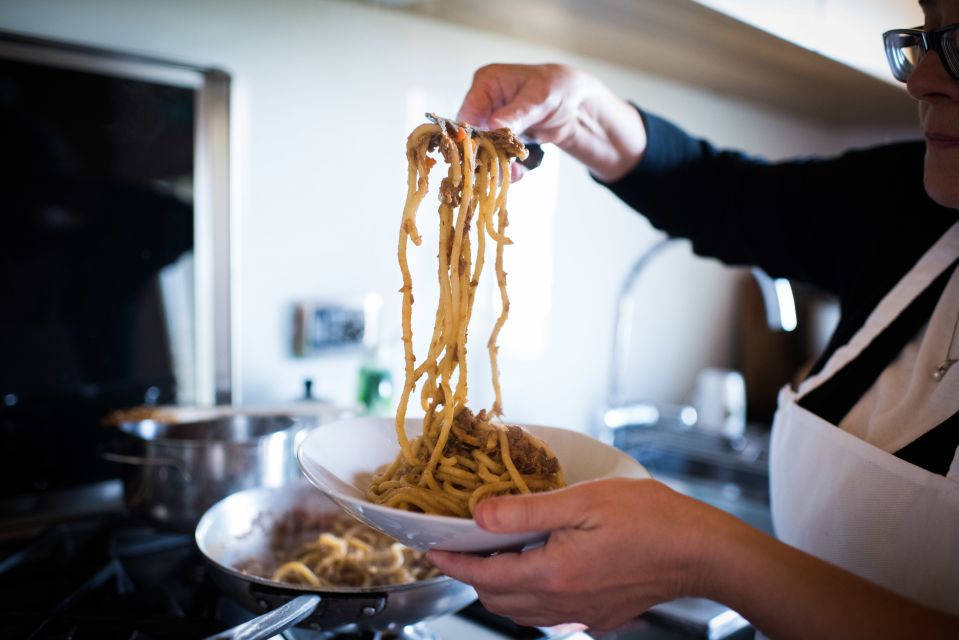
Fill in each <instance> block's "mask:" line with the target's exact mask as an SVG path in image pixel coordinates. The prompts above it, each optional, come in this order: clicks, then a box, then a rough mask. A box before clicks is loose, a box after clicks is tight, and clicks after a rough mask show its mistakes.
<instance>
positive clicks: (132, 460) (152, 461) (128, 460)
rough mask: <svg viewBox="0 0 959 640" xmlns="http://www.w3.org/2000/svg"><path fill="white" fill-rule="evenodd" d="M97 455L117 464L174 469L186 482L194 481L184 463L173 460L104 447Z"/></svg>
mask: <svg viewBox="0 0 959 640" xmlns="http://www.w3.org/2000/svg"><path fill="white" fill-rule="evenodd" d="M97 454H98V455H99V456H100V458H101V459H103V460H106V461H108V462H116V463H118V464H132V465H137V466H140V467H173V468H174V469H176V470H177V471H179V472H180V475H181V476H183V479H184V480H185V481H187V482H190V481H191V480H192V477H191V475H190V472H189V471H187V469H186V467H185V466H184V465H183V463H182V462H180V461H179V460H175V459H173V458H145V457H143V456H131V455H127V454H124V453H117V452H116V451H110V450H108V449H106V448H104V447H100V448H99V449H98V451H97Z"/></svg>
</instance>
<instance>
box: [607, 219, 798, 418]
mask: <svg viewBox="0 0 959 640" xmlns="http://www.w3.org/2000/svg"><path fill="white" fill-rule="evenodd" d="M674 242H676V240H675V239H673V238H668V237H667V238H663V239H661V240H659V241H657V242H656V243H654V244H653V245H652V246H651V247H650V248H649V249H647V250H646V251H645V252H644V253H643V254H641V255H640V257H639V258H638V259H637V260H636V262H635V263H634V264H633V266H632V268H631V269H630V270H629V272H628V273H627V275H626V278H625V280H624V281H623V284H622V286H621V287H620V290H619V295H618V297H617V300H616V316H615V320H614V326H613V343H612V350H611V354H610V362H611V366H610V372H609V387H608V390H607V395H606V398H607V409H606V411H605V413H604V415H603V423H604V426H606V427H609V428H613V429H615V428H617V427H621V426H627V425H638V424H653V423H655V422H657V421H658V420H659V419H660V418H667V417H668V418H673V419H677V420H679V422H680V423H682V424H684V425H686V426H692V425H694V424H695V423H696V420H697V415H696V411H695V410H694V409H693V408H692V407H688V406H681V407H678V408H677V409H676V415H673V416H663V415H661V414H662V412H663V407H658V406H656V405H655V404H653V403H650V402H645V401H644V402H638V403H637V402H632V401H631V400H630V399H628V398H626V397H625V395H624V392H623V389H621V388H620V387H621V381H620V372H621V371H622V368H623V366H624V365H625V361H626V354H627V353H628V352H629V344H630V341H631V339H632V332H633V322H632V319H633V307H634V304H633V303H634V299H633V298H634V295H633V293H634V292H633V289H634V287H635V284H636V281H637V280H638V278H639V276H640V274H641V273H643V272H644V271H645V270H646V267H648V266H649V264H650V263H651V262H652V261H653V260H654V259H655V258H656V257H657V256H658V255H659V254H660V253H662V251H663V250H664V249H665V248H666V247H668V246H670V245H671V244H673V243H674ZM751 272H752V275H753V277H754V278H755V280H756V283H757V284H758V285H759V290H760V292H761V294H762V299H763V305H764V307H765V311H766V323H767V325H768V326H769V328H770V329H772V330H773V331H792V330H793V329H795V328H796V318H797V316H796V304H795V298H794V296H793V291H792V286H791V285H790V283H789V281H788V280H786V279H785V278H771V277H770V276H769V275H768V274H766V272H765V271H763V270H762V269H759V268H758V267H754V268H753V269H752V271H751Z"/></svg>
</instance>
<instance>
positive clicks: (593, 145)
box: [458, 64, 646, 182]
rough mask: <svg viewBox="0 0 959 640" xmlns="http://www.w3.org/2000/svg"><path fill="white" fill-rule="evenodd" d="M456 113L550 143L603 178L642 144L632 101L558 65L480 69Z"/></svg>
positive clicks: (627, 164)
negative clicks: (626, 100)
mask: <svg viewBox="0 0 959 640" xmlns="http://www.w3.org/2000/svg"><path fill="white" fill-rule="evenodd" d="M458 117H459V119H460V120H465V121H467V122H469V123H470V124H472V125H474V126H478V127H484V128H491V129H495V128H498V127H509V128H510V129H512V130H513V131H515V132H517V133H523V134H525V135H527V136H528V137H530V138H533V139H535V140H537V141H539V142H552V143H555V144H556V145H557V146H559V147H560V148H561V149H563V150H564V151H566V152H567V153H569V154H570V155H572V156H573V157H575V158H577V159H578V160H580V161H581V162H583V164H585V165H586V166H587V167H588V168H589V169H590V171H592V172H593V174H594V175H596V177H598V178H599V179H601V180H604V181H607V182H612V181H614V180H617V179H618V178H621V177H623V176H624V175H626V174H627V173H628V172H629V171H630V169H632V168H633V167H634V166H636V163H637V162H639V160H640V158H641V157H642V155H643V151H644V150H645V148H646V130H645V128H644V126H643V122H642V118H640V116H639V113H638V112H637V111H636V109H634V108H633V107H632V105H630V104H629V103H627V102H625V101H624V100H622V99H621V98H619V97H618V96H617V95H616V94H615V93H613V92H612V91H611V90H610V89H609V88H608V87H606V86H605V85H604V84H602V83H601V82H599V81H598V80H597V79H596V78H593V77H592V76H590V75H588V74H585V73H582V72H580V71H576V70H575V69H572V68H570V67H566V66H563V65H557V64H546V65H516V64H492V65H488V66H485V67H482V68H481V69H479V70H478V71H477V72H476V74H475V75H474V76H473V86H472V87H470V90H469V91H468V92H467V94H466V97H465V98H464V100H463V106H462V107H460V111H459V116H458ZM515 164H516V163H514V165H515ZM517 166H518V165H517Z"/></svg>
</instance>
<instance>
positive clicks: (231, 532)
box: [196, 482, 476, 639]
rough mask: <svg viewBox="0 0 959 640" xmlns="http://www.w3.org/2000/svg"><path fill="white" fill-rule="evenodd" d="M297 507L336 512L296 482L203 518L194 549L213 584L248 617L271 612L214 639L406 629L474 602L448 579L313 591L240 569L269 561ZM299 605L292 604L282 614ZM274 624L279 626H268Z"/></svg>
mask: <svg viewBox="0 0 959 640" xmlns="http://www.w3.org/2000/svg"><path fill="white" fill-rule="evenodd" d="M294 507H295V508H298V509H306V510H308V511H309V512H316V513H337V512H339V507H337V506H336V505H335V504H334V503H333V502H332V501H330V500H329V499H328V498H327V497H326V496H324V495H323V494H322V493H320V492H319V491H318V490H316V489H315V488H314V487H312V486H311V485H309V484H307V483H305V482H298V483H295V484H292V485H290V486H288V487H284V488H278V489H251V490H248V491H241V492H239V493H236V494H234V495H232V496H230V497H228V498H226V499H224V500H222V501H220V502H218V503H217V504H216V505H214V506H213V507H212V508H211V509H210V510H209V511H207V513H206V514H205V515H204V516H203V518H202V519H201V520H200V524H199V525H198V526H197V528H196V543H197V546H198V547H199V549H200V552H201V553H203V555H204V556H205V558H206V560H207V562H208V564H209V565H210V567H211V569H212V571H211V575H212V577H213V580H214V582H215V583H216V584H217V585H218V586H219V587H220V588H221V589H222V590H223V591H224V592H225V593H226V594H227V595H228V596H229V597H231V598H232V599H233V600H234V601H236V602H237V603H238V604H240V605H241V606H242V607H244V608H245V609H247V610H249V611H250V612H253V613H263V612H271V614H270V616H263V617H261V618H260V619H258V620H256V621H254V622H252V623H250V624H247V625H242V626H241V627H238V628H236V629H233V630H231V631H230V632H228V633H226V634H221V635H220V636H217V637H222V638H244V639H253V638H269V637H271V636H272V635H273V634H276V633H279V632H282V631H284V630H285V629H286V628H289V627H290V626H293V625H294V624H296V623H297V622H300V621H302V622H300V625H301V626H305V627H308V628H310V629H313V630H317V631H319V630H323V631H327V630H334V629H336V630H337V631H342V632H360V633H366V632H380V631H386V630H394V629H401V628H403V627H404V626H406V625H408V624H413V623H415V622H420V621H422V620H427V619H429V618H433V617H437V616H442V615H446V614H449V613H452V612H454V611H458V610H459V609H462V608H463V607H465V606H466V605H468V604H469V603H470V602H472V601H473V600H475V599H476V592H475V591H474V590H473V588H472V587H470V586H469V585H466V584H463V583H462V582H457V581H456V580H453V579H452V578H448V577H446V576H438V577H435V578H430V579H429V580H421V581H419V582H414V583H411V584H402V585H389V586H381V587H338V588H333V587H323V588H314V587H309V586H302V585H291V584H285V583H280V582H274V581H272V580H267V579H265V578H259V577H256V576H251V575H247V574H244V573H241V572H240V571H238V570H236V569H235V568H234V567H236V566H237V565H238V564H240V563H241V562H243V561H245V560H249V559H250V558H259V557H266V556H267V554H268V553H269V541H270V535H271V532H272V530H273V527H274V525H275V523H276V522H277V521H278V520H279V519H280V518H282V516H283V515H284V514H286V513H287V512H289V511H290V510H292V509H293V508H294ZM294 600H295V604H292V605H290V606H289V607H286V609H285V610H281V607H283V606H284V605H287V603H290V602H292V601H294ZM271 619H272V620H271ZM276 621H280V622H279V623H278V624H270V623H271V622H276ZM264 630H266V631H264ZM264 634H269V635H264Z"/></svg>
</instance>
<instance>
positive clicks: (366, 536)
mask: <svg viewBox="0 0 959 640" xmlns="http://www.w3.org/2000/svg"><path fill="white" fill-rule="evenodd" d="M237 569H238V570H240V571H242V572H243V573H248V574H251V575H256V576H259V577H262V578H268V579H270V580H274V581H276V582H286V583H290V584H302V585H309V586H311V587H318V588H323V587H379V586H384V585H392V584H406V583H408V582H416V581H418V580H426V579H428V578H432V577H434V576H438V575H440V573H439V571H438V570H437V569H436V567H434V566H433V565H432V564H430V562H429V560H427V559H426V554H424V553H423V552H421V551H415V550H413V549H410V548H408V547H405V546H403V545H402V544H400V543H399V542H396V541H395V540H393V539H392V538H390V537H389V536H387V535H385V534H382V533H380V532H379V531H375V530H373V529H371V528H370V527H367V526H366V525H364V524H360V523H358V522H356V521H355V520H353V519H351V518H347V517H345V516H333V517H329V516H324V515H315V514H310V513H305V512H304V511H303V510H299V509H297V510H294V511H292V512H290V513H288V514H286V515H285V516H284V517H283V518H282V519H281V520H280V521H279V522H278V523H277V525H276V527H275V528H274V530H273V531H272V532H271V537H270V556H269V557H267V558H251V559H249V560H247V561H245V562H244V563H242V564H241V565H239V566H238V567H237Z"/></svg>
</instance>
